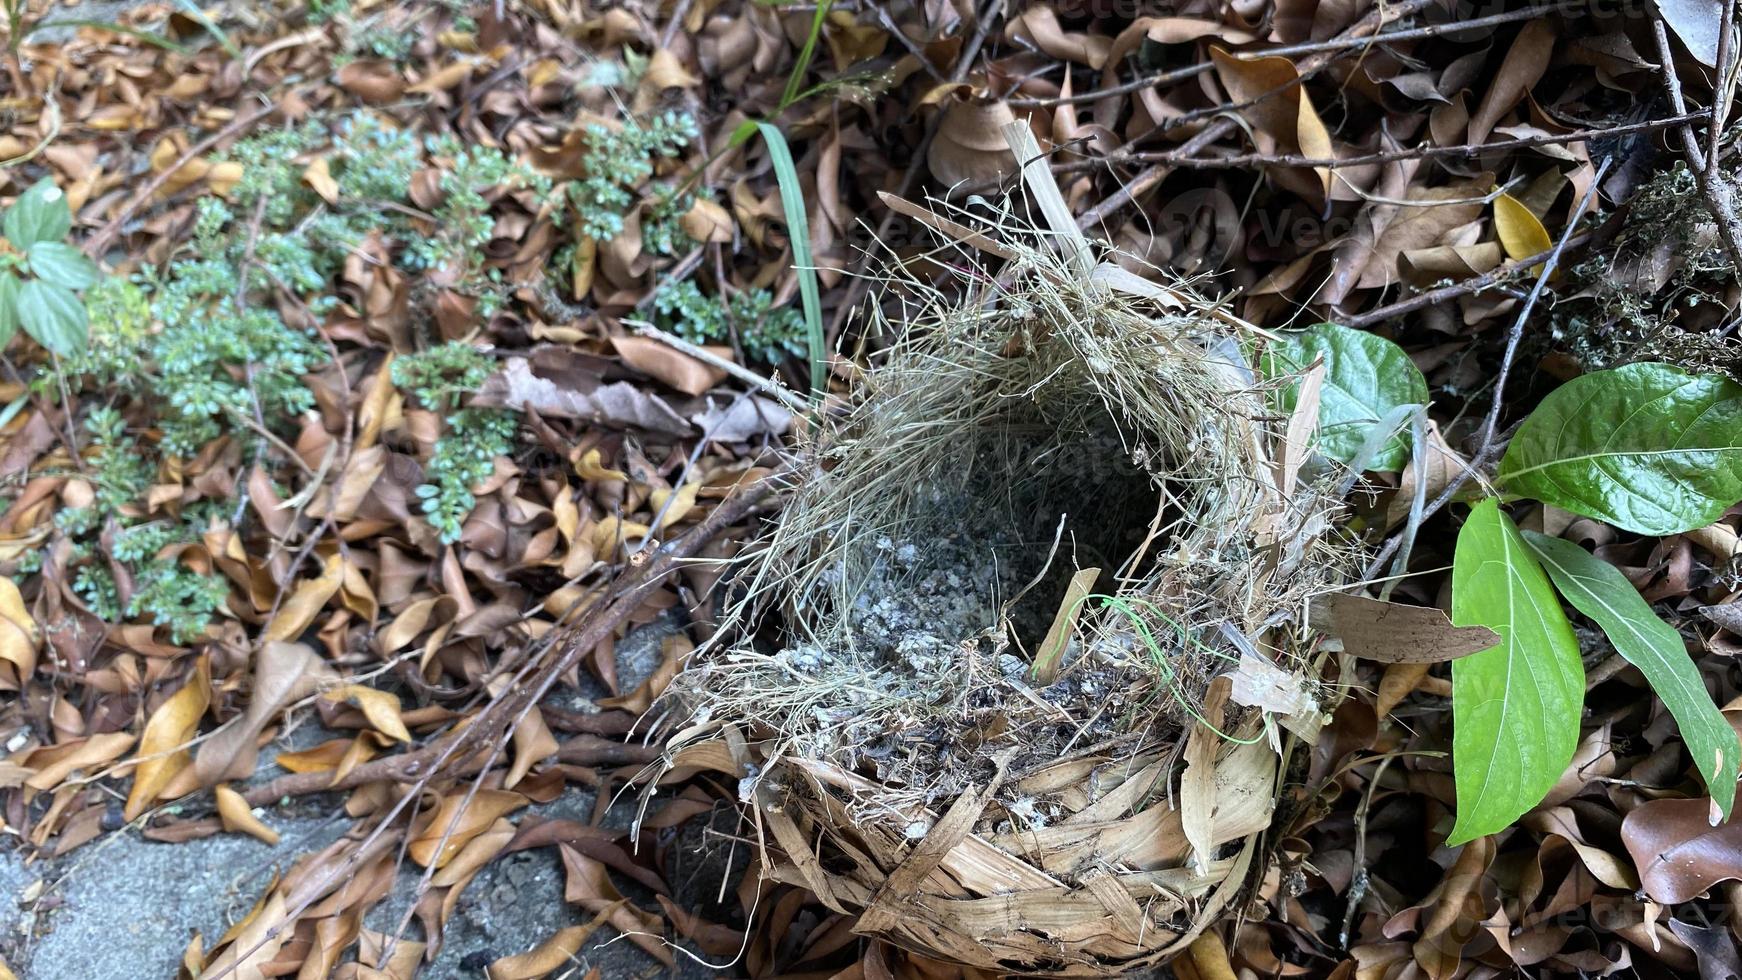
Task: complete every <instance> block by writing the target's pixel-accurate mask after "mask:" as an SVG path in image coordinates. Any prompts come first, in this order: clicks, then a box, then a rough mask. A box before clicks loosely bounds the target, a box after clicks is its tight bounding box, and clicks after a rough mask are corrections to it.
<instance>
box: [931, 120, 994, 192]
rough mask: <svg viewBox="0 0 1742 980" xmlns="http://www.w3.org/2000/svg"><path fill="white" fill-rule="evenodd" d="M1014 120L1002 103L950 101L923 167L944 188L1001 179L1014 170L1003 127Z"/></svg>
mask: <svg viewBox="0 0 1742 980" xmlns="http://www.w3.org/2000/svg"><path fill="white" fill-rule="evenodd" d="M1015 118H1016V115H1015V114H1014V113H1012V112H1011V111H1010V106H1008V105H1006V104H1005V103H1003V102H983V101H965V102H951V103H950V104H949V105H947V106H945V107H944V110H943V118H941V119H940V120H939V121H938V131H937V136H935V137H933V139H932V142H931V146H930V148H929V149H927V150H926V155H925V162H926V166H927V167H929V168H930V169H931V172H932V176H934V177H936V178H937V179H938V180H939V181H940V182H941V183H943V185H944V186H946V187H954V186H955V185H957V184H964V183H966V184H984V183H991V182H995V181H998V180H1002V179H1004V178H1005V177H1008V176H1009V175H1010V174H1012V173H1014V172H1015V171H1016V157H1015V156H1013V155H1012V154H1011V152H1010V144H1009V143H1007V142H1005V139H1004V126H1006V125H1007V124H1009V123H1010V122H1011V121H1013V120H1014V119H1015Z"/></svg>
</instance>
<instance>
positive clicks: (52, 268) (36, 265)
mask: <svg viewBox="0 0 1742 980" xmlns="http://www.w3.org/2000/svg"><path fill="white" fill-rule="evenodd" d="M26 254H27V255H28V256H29V258H30V271H31V272H34V273H36V274H37V275H39V276H41V277H42V278H44V279H47V280H48V281H49V282H52V283H54V284H55V285H57V286H65V287H66V288H68V289H83V288H85V287H86V286H89V285H91V284H92V283H94V282H96V281H97V263H95V262H92V261H91V260H90V259H87V258H85V253H83V252H81V251H79V250H78V249H76V248H74V247H73V246H71V245H68V244H67V243H66V242H37V243H36V244H35V245H32V246H30V251H29V252H28V253H26Z"/></svg>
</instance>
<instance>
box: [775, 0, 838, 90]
mask: <svg viewBox="0 0 1742 980" xmlns="http://www.w3.org/2000/svg"><path fill="white" fill-rule="evenodd" d="M830 2H831V0H822V2H821V3H819V4H817V10H816V13H814V14H812V15H811V31H810V34H809V35H808V36H806V37H805V39H804V47H802V48H800V49H799V52H798V61H797V62H795V63H794V64H793V66H792V74H791V75H788V76H787V78H786V89H785V91H783V92H781V93H780V108H782V109H784V108H786V107H787V106H789V105H792V104H793V103H794V102H796V101H798V98H799V86H801V85H803V84H804V73H805V72H807V71H810V67H811V61H812V59H814V58H815V57H816V55H817V39H818V38H820V37H822V36H823V24H824V23H825V22H826V21H827V20H828V17H829V4H830Z"/></svg>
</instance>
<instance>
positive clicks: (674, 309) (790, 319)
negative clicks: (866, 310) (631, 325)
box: [653, 279, 808, 364]
mask: <svg viewBox="0 0 1742 980" xmlns="http://www.w3.org/2000/svg"><path fill="white" fill-rule="evenodd" d="M653 310H654V315H655V323H656V325H658V326H659V327H660V328H661V329H664V330H668V331H670V332H671V333H674V334H676V335H678V336H679V337H682V338H683V339H685V340H687V341H689V342H690V343H692V344H714V343H724V342H725V341H726V340H727V339H729V338H730V337H731V336H732V333H733V332H734V330H735V331H736V333H737V337H738V345H739V346H740V347H742V348H743V349H744V353H745V354H746V355H748V356H750V357H751V358H753V359H755V360H758V361H761V362H763V363H765V364H779V363H780V362H781V361H784V360H786V359H787V358H788V357H792V356H795V355H797V356H803V355H804V353H805V352H806V350H808V344H807V338H806V329H805V322H804V318H803V317H801V316H800V315H799V314H798V313H797V312H796V311H794V310H792V309H775V308H774V297H773V296H771V295H769V292H768V290H766V289H746V290H743V291H741V292H738V293H736V294H734V295H733V296H732V298H731V299H729V300H726V301H725V302H721V301H720V300H719V299H717V298H713V297H708V296H703V295H702V290H701V287H700V286H697V285H696V284H695V282H694V281H693V280H689V279H685V280H682V281H680V282H674V283H670V284H668V285H666V286H664V287H662V288H661V289H660V290H659V291H658V292H657V293H655V294H654V296H653Z"/></svg>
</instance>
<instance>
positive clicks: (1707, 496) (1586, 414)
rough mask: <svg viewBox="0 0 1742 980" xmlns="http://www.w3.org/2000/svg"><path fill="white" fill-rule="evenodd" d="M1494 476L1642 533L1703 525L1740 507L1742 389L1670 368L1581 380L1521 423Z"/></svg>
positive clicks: (1637, 368)
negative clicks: (1737, 506)
mask: <svg viewBox="0 0 1742 980" xmlns="http://www.w3.org/2000/svg"><path fill="white" fill-rule="evenodd" d="M1497 479H1498V480H1499V482H1500V484H1501V486H1502V487H1503V488H1504V489H1505V490H1507V491H1508V492H1510V493H1515V494H1520V495H1522V496H1526V497H1534V498H1536V499H1537V500H1540V501H1543V502H1544V503H1548V504H1553V505H1554V506H1556V507H1559V508H1561V509H1562V510H1570V511H1572V512H1573V513H1575V514H1582V515H1584V516H1585V517H1591V518H1595V519H1597V520H1600V521H1604V522H1606V523H1609V524H1613V525H1615V526H1616V527H1619V528H1624V529H1626V530H1629V531H1633V532H1635V533H1638V534H1649V535H1664V534H1676V533H1679V532H1682V531H1691V530H1693V529H1694V528H1700V527H1705V526H1706V525H1708V524H1710V523H1712V522H1713V521H1715V520H1717V519H1718V518H1719V517H1721V516H1723V514H1724V511H1725V510H1726V509H1728V508H1729V507H1730V505H1731V504H1734V503H1736V502H1737V501H1738V500H1742V386H1738V385H1737V384H1736V383H1735V382H1733V381H1730V380H1729V379H1727V378H1723V377H1720V376H1717V375H1691V374H1688V373H1687V372H1685V371H1683V370H1681V369H1680V368H1675V367H1671V366H1669V365H1668V364H1629V365H1627V366H1625V367H1618V368H1615V369H1614V370H1611V371H1598V372H1596V373H1595V374H1587V375H1584V376H1583V377H1579V378H1574V379H1573V380H1571V381H1569V382H1567V383H1566V384H1564V385H1561V386H1560V387H1559V388H1556V389H1555V390H1554V391H1553V392H1551V393H1550V394H1549V396H1548V397H1547V398H1544V399H1543V400H1542V404H1541V405H1539V406H1537V409H1536V411H1534V412H1532V413H1531V414H1530V417H1529V418H1528V419H1525V420H1524V424H1523V425H1522V426H1520V427H1519V429H1518V434H1517V435H1515V436H1513V438H1512V444H1511V445H1509V446H1507V447H1506V455H1505V457H1504V458H1502V459H1501V460H1500V470H1499V473H1498V476H1497Z"/></svg>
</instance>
